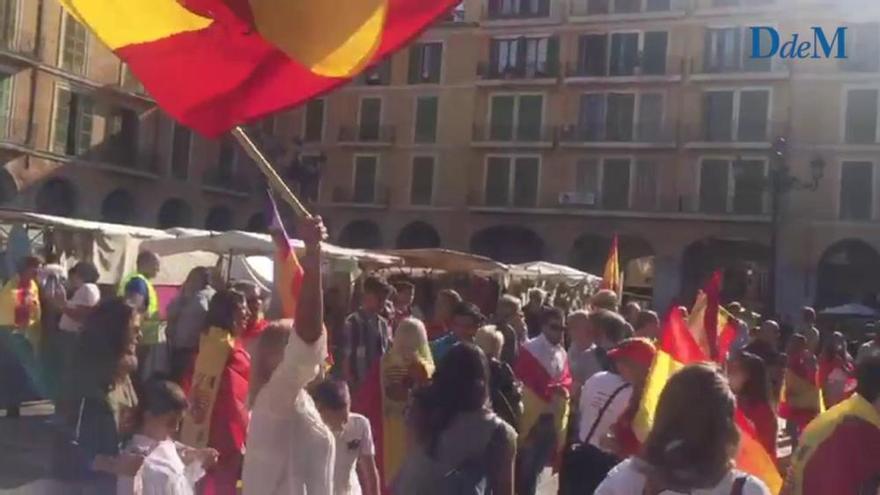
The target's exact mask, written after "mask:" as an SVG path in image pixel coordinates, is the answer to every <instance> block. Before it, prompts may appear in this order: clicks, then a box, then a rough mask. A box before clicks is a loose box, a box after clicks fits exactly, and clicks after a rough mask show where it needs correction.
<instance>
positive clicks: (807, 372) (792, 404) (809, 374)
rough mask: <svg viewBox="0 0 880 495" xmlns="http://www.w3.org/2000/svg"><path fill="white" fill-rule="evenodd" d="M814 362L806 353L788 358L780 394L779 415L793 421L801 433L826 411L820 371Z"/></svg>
mask: <svg viewBox="0 0 880 495" xmlns="http://www.w3.org/2000/svg"><path fill="white" fill-rule="evenodd" d="M812 360H813V358H812V357H811V356H808V355H807V354H806V352H805V353H802V354H801V355H794V356H788V363H787V366H786V368H785V379H784V381H783V383H782V393H781V394H780V395H781V396H782V398H781V400H780V401H779V415H780V416H782V417H783V418H785V419H787V420H789V421H793V422H794V423H795V424H796V425H797V427H798V430H800V431H803V429H804V428H806V427H807V425H808V424H809V423H810V421H812V420H813V419H814V418H815V417H816V416H818V415H819V414H820V413H822V412H824V411H825V404H824V400H823V399H822V388H821V387H820V385H819V375H818V371H817V369H816V366H815V365H814V363H813V362H812Z"/></svg>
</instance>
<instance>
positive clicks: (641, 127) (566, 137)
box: [559, 122, 677, 145]
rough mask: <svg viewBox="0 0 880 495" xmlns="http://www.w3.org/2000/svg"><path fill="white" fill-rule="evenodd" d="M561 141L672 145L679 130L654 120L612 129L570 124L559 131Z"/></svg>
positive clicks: (570, 142) (586, 143)
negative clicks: (629, 126) (625, 127)
mask: <svg viewBox="0 0 880 495" xmlns="http://www.w3.org/2000/svg"><path fill="white" fill-rule="evenodd" d="M559 134H560V135H559V141H560V142H562V143H566V144H585V145H588V144H591V143H596V144H611V143H644V144H648V143H650V144H664V145H672V144H675V143H676V140H677V132H676V129H675V128H674V127H671V126H663V125H660V126H658V125H657V124H656V123H653V122H635V123H633V126H632V127H631V128H629V129H616V130H615V129H612V128H610V127H608V126H604V125H598V126H590V125H580V124H574V125H568V126H565V127H563V128H562V130H561V131H560V133H559Z"/></svg>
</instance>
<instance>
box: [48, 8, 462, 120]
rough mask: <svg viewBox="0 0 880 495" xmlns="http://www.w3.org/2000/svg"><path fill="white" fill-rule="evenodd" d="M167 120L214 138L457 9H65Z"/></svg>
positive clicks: (356, 67)
mask: <svg viewBox="0 0 880 495" xmlns="http://www.w3.org/2000/svg"><path fill="white" fill-rule="evenodd" d="M61 3H62V5H64V7H66V8H67V10H68V11H69V12H70V13H71V15H73V16H74V17H75V18H76V19H77V20H79V21H80V22H81V23H83V24H85V25H86V26H88V27H89V28H91V30H92V31H94V32H95V34H96V35H97V37H98V38H100V40H101V41H102V42H104V44H106V45H107V46H108V47H109V48H110V49H111V50H113V51H114V52H115V53H116V54H117V55H118V56H119V57H120V58H122V59H123V60H124V61H125V62H126V63H128V66H129V67H130V68H131V70H132V72H133V73H134V74H135V75H136V76H137V77H138V79H139V80H140V81H141V82H142V83H143V85H144V87H145V88H146V90H147V91H148V92H149V93H150V95H152V97H153V98H155V99H156V101H157V102H158V103H159V105H160V106H161V107H162V108H163V109H164V110H165V111H166V112H168V113H169V114H170V115H171V116H173V117H174V118H176V119H177V120H179V121H180V122H182V123H183V124H185V125H187V126H188V127H192V128H193V129H196V130H197V131H199V132H201V133H203V134H205V135H207V136H216V135H219V134H222V133H223V132H225V131H227V130H229V129H230V128H232V127H234V126H236V125H239V124H243V123H247V122H249V121H252V120H255V119H259V118H261V117H263V116H265V115H268V114H270V113H272V112H275V111H278V110H282V109H284V108H288V107H291V106H294V105H298V104H300V103H303V102H305V101H307V100H308V99H310V98H313V97H315V96H317V95H320V94H321V93H324V92H326V91H328V90H330V89H333V88H334V87H336V86H338V85H340V84H342V83H344V82H346V81H348V80H349V79H350V78H352V77H354V76H355V75H357V74H358V73H359V72H360V71H362V70H363V69H364V68H366V67H368V66H370V65H372V64H375V63H377V62H378V61H380V60H381V59H382V58H384V57H386V56H387V55H389V54H390V53H392V52H394V51H395V50H397V49H398V48H400V47H401V46H403V45H404V44H406V43H407V42H409V41H410V40H411V39H413V38H414V37H416V36H417V35H418V34H419V33H420V32H421V31H422V30H423V29H425V28H426V27H427V26H428V25H430V24H431V23H432V22H433V21H435V20H436V19H438V18H439V17H440V16H442V15H443V14H445V13H446V12H447V11H448V10H450V9H451V8H452V7H453V6H455V5H456V4H457V3H458V0H332V1H331V0H61Z"/></svg>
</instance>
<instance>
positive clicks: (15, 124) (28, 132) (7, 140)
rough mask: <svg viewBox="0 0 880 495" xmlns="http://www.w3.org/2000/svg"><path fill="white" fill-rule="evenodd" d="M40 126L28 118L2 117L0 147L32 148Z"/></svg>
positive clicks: (14, 148)
mask: <svg viewBox="0 0 880 495" xmlns="http://www.w3.org/2000/svg"><path fill="white" fill-rule="evenodd" d="M38 130H39V128H38V127H37V124H36V123H31V122H29V121H28V119H15V120H9V119H8V118H7V119H0V148H3V149H9V150H22V149H32V148H34V146H35V142H36V136H37V135H38V134H39V133H38Z"/></svg>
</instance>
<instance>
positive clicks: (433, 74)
mask: <svg viewBox="0 0 880 495" xmlns="http://www.w3.org/2000/svg"><path fill="white" fill-rule="evenodd" d="M442 65H443V43H439V42H435V43H416V44H414V45H413V46H412V47H410V49H409V78H408V81H409V83H410V84H420V83H439V82H440V71H441V68H442Z"/></svg>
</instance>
